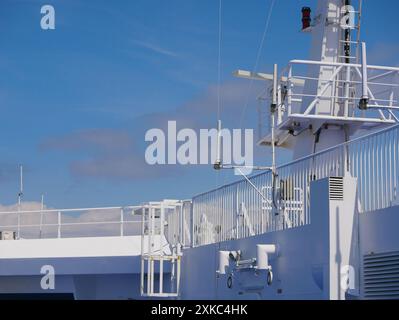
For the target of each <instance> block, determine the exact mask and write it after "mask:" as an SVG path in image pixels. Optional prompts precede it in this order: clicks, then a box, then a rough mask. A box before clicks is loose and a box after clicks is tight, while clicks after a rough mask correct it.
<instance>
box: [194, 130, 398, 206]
mask: <svg viewBox="0 0 399 320" xmlns="http://www.w3.org/2000/svg"><path fill="white" fill-rule="evenodd" d="M396 128H399V124H395V125H392V126H390V127H387V128H384V129H382V130H378V131H375V132H372V133H368V134H365V135H362V136H360V137H356V138H354V139H352V140H350V141H347V142H343V143H341V144H338V145H335V146H333V147H329V148H326V149H323V150H320V151H317V152H315V153H312V154H310V155H307V156H304V157H301V158H298V159H295V160H293V161H290V162H288V163H285V164H283V165H280V166H277V168H276V170H277V171H278V170H279V169H282V168H286V167H289V166H292V165H294V164H297V163H299V162H302V161H306V160H309V159H312V158H314V157H317V156H320V155H323V154H325V153H328V152H331V151H333V150H336V149H339V148H342V147H345V146H348V145H349V144H352V143H356V142H359V141H361V140H363V139H367V138H369V137H371V136H374V135H377V134H382V133H384V132H387V131H391V130H395V129H396ZM267 173H270V171H268V170H265V172H262V173H258V174H255V175H252V176H250V177H249V179H254V178H257V177H259V176H262V175H264V174H267ZM244 181H245V179H240V180H237V181H234V182H231V183H228V184H225V185H223V186H220V187H217V188H214V189H212V190H209V191H206V192H202V193H198V194H196V195H195V196H194V197H193V198H197V197H200V196H204V195H206V194H209V193H212V192H215V191H218V190H221V189H223V188H225V187H230V186H234V185H237V184H240V183H241V182H244Z"/></svg>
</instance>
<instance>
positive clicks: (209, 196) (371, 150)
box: [192, 125, 399, 246]
mask: <svg viewBox="0 0 399 320" xmlns="http://www.w3.org/2000/svg"><path fill="white" fill-rule="evenodd" d="M398 169H399V126H397V125H396V126H393V127H390V128H388V129H385V130H382V131H379V132H376V133H373V134H370V135H367V136H364V137H360V138H357V139H354V140H352V141H350V142H347V143H344V144H341V145H338V146H336V147H333V148H330V149H327V150H325V151H322V152H318V153H316V154H314V155H311V156H307V157H305V158H302V159H298V160H296V161H294V162H291V163H289V164H287V165H283V166H280V167H279V168H278V169H277V174H278V175H277V177H276V179H275V187H274V188H273V178H272V173H271V172H269V171H268V172H265V173H262V174H259V175H256V176H253V177H251V178H250V180H251V182H252V183H253V184H254V185H255V186H256V187H257V188H258V189H259V190H261V191H262V193H263V196H264V197H265V199H266V200H264V199H263V198H262V197H261V196H260V195H259V194H258V192H257V190H255V188H253V187H252V186H251V185H250V184H249V183H248V182H247V181H245V180H242V181H239V182H236V183H232V184H230V185H227V186H223V187H221V188H219V189H216V190H213V191H210V192H207V193H204V194H201V195H199V196H196V197H194V198H193V203H192V206H193V208H192V211H193V217H192V219H193V222H192V223H193V246H199V245H205V244H209V243H215V242H220V241H225V240H231V239H240V238H245V237H248V236H252V235H257V234H262V233H265V232H271V231H276V230H281V229H285V228H292V227H299V226H302V225H306V224H309V223H310V212H309V209H310V208H309V200H310V199H309V187H310V182H311V181H313V180H318V179H322V178H326V177H330V176H344V174H345V173H346V172H348V173H350V174H351V175H352V176H353V177H357V180H358V203H359V211H360V212H369V211H374V210H378V209H383V208H387V207H390V206H393V205H395V204H399V201H398V200H399V195H398V184H399V174H398ZM273 190H274V192H273ZM273 193H274V194H273ZM276 213H279V214H278V215H276Z"/></svg>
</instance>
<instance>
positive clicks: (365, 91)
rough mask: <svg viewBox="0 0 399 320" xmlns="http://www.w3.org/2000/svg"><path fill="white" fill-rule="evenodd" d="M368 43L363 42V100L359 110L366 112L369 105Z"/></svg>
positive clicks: (360, 102)
mask: <svg viewBox="0 0 399 320" xmlns="http://www.w3.org/2000/svg"><path fill="white" fill-rule="evenodd" d="M366 50H367V49H366V43H365V42H362V98H361V99H360V101H359V109H360V110H366V109H367V105H368V103H369V94H368V84H367V52H366Z"/></svg>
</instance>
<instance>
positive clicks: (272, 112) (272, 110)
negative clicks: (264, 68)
mask: <svg viewBox="0 0 399 320" xmlns="http://www.w3.org/2000/svg"><path fill="white" fill-rule="evenodd" d="M277 77H278V67H277V64H275V65H274V70H273V93H272V104H271V106H270V115H271V119H270V121H271V131H272V132H271V133H272V171H273V173H275V171H276V145H275V141H274V140H275V136H274V126H275V113H276V110H277V85H278V82H277Z"/></svg>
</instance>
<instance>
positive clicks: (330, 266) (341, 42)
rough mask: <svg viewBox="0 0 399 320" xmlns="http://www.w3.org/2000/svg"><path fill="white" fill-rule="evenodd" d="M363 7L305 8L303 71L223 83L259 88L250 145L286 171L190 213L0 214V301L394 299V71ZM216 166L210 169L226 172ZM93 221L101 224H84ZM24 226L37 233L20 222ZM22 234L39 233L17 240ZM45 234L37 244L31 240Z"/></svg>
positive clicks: (299, 67)
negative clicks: (378, 48) (281, 156)
mask: <svg viewBox="0 0 399 320" xmlns="http://www.w3.org/2000/svg"><path fill="white" fill-rule="evenodd" d="M361 4H362V1H354V2H353V1H349V0H326V1H318V7H317V8H308V7H305V8H302V14H303V30H302V31H303V32H305V33H309V35H310V36H311V37H312V50H311V55H310V59H309V60H291V61H290V62H289V63H288V66H286V67H281V66H277V65H275V66H274V73H273V74H266V73H253V72H249V71H245V70H238V71H236V72H234V75H235V76H238V77H241V78H248V79H255V80H259V81H263V82H264V84H265V89H266V90H265V92H266V94H265V95H264V96H263V97H262V101H267V103H264V108H263V110H264V111H262V112H261V114H260V115H261V117H262V119H266V120H267V123H268V125H267V132H265V134H264V135H263V136H262V137H261V139H260V141H259V145H264V146H268V147H271V148H272V149H273V153H277V152H278V149H279V148H288V149H290V150H292V152H293V161H292V162H291V163H288V164H286V165H280V166H279V165H275V163H273V164H272V165H271V166H270V167H268V168H269V169H267V170H264V172H260V173H259V174H256V175H254V176H251V177H246V176H245V177H244V179H242V180H241V181H238V182H236V183H232V184H229V185H226V186H223V187H220V188H218V189H216V190H212V191H209V192H206V193H203V194H200V195H197V196H195V197H193V198H192V199H190V200H185V201H179V200H163V201H156V202H149V203H145V204H141V205H138V206H133V207H122V208H92V209H90V208H89V209H76V210H75V211H80V212H85V214H88V216H89V217H88V219H87V221H83V222H82V221H81V220H79V222H76V221H75V220H74V219H76V217H80V215H78V216H76V215H73V214H72V213H71V212H70V211H68V210H45V209H41V210H37V211H22V210H20V211H19V212H18V213H17V214H16V213H15V212H4V213H1V215H3V216H7V217H9V216H10V215H11V218H10V217H9V219H11V220H12V219H14V220H13V221H14V223H8V224H7V225H4V226H3V227H2V230H4V231H10V232H3V233H2V235H5V236H7V237H9V238H10V239H15V240H12V241H0V255H1V257H0V264H1V269H0V272H1V277H0V291H1V292H2V293H23V292H28V293H43V292H56V293H71V294H73V296H74V297H75V298H86V299H96V298H120V299H129V298H131V299H137V298H142V299H147V298H164V299H168V298H169V299H388V298H394V299H397V298H399V237H398V235H397V231H396V228H397V226H398V225H399V214H398V213H399V212H398V211H399V195H398V185H399V174H398V170H399V115H398V113H397V111H398V110H399V102H398V101H399V68H397V67H388V66H375V65H370V64H368V63H367V45H366V43H365V42H363V41H361V39H362V37H361V34H360V31H361V23H360V22H361V10H362V8H361V7H362V6H361ZM218 161H219V162H218V163H217V164H216V165H215V168H216V169H221V168H223V159H218ZM265 168H266V167H265ZM96 210H97V211H98V210H100V211H101V210H103V211H107V212H109V214H110V218H109V219H108V220H104V218H103V217H104V215H91V213H93V212H95V211H96ZM71 211H73V210H71ZM27 216H34V217H38V218H40V219H39V220H37V221H40V222H30V223H29V224H27V223H24V217H27ZM43 216H46V217H47V218H48V219H49V220H45V219H43ZM100 216H101V217H102V218H101V219H100V218H99V217H100ZM94 217H95V219H94ZM15 219H16V220H15ZM29 221H31V220H29ZM81 225H83V226H86V227H87V226H90V228H89V229H90V230H93V228H92V226H94V225H96V226H97V228H98V226H102V227H100V229H99V230H97V231H102V232H104V236H102V237H99V236H97V235H94V234H88V233H87V232H86V233H84V234H80V235H78V236H77V233H76V229H74V232H72V231H71V230H69V229H68V228H72V227H73V228H76V227H77V226H81ZM129 225H134V226H135V227H134V228H132V227H128V226H129ZM109 226H113V227H112V228H110V227H109ZM21 228H22V229H29V228H30V229H29V230H31V231H30V232H33V231H32V228H36V231H34V232H33V233H30V234H29V235H27V234H26V233H25V235H26V236H25V239H24V233H23V232H21ZM44 229H46V230H47V231H48V232H49V233H48V235H47V239H40V238H41V237H42V235H43V230H44ZM68 230H69V231H68ZM85 230H87V229H85ZM39 231H40V232H39ZM35 232H37V234H40V236H36V233H35ZM28 238H30V239H28ZM49 238H51V239H49ZM43 265H51V266H53V267H54V268H55V270H56V272H57V273H56V274H57V277H58V279H59V283H60V284H59V285H58V286H57V287H55V288H54V289H52V290H53V291H51V290H50V291H46V290H45V289H43V288H42V287H41V286H40V277H41V273H40V272H41V269H40V268H41V266H43ZM57 281H58V280H57ZM26 283H29V286H26Z"/></svg>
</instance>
